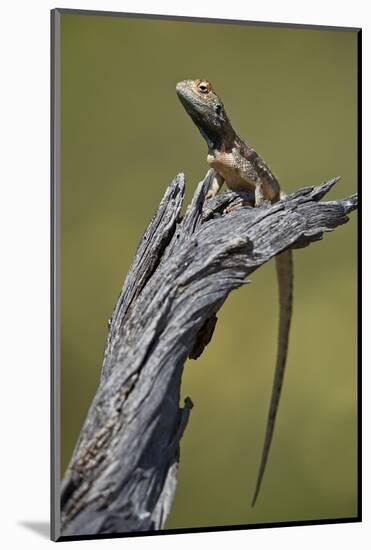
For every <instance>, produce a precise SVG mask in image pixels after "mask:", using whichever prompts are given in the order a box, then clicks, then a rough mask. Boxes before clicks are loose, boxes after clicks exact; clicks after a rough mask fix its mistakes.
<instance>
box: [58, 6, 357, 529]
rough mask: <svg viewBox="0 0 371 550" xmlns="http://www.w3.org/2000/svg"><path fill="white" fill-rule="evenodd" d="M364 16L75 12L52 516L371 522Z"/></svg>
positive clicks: (61, 104) (67, 95)
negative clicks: (364, 516) (244, 17)
mask: <svg viewBox="0 0 371 550" xmlns="http://www.w3.org/2000/svg"><path fill="white" fill-rule="evenodd" d="M360 38H361V31H360V29H356V28H336V27H320V26H303V25H287V24H278V23H257V22H247V21H246V22H245V21H232V20H230V21H228V20H216V19H192V18H180V17H171V16H165V17H163V16H161V17H160V16H154V15H151V16H150V15H139V14H123V13H109V12H93V11H92V12H89V11H78V10H64V9H56V10H53V11H52V511H51V516H52V538H53V540H75V539H87V538H102V537H117V536H133V535H151V534H158V533H163V534H167V533H180V532H181V533H187V532H194V531H212V530H231V529H249V528H257V527H262V526H264V527H275V526H282V525H286V526H287V525H306V524H316V523H335V522H355V521H360V519H361V510H360V499H361V495H360V453H359V444H360V442H359V437H358V435H359V433H358V426H359V424H360V418H359V399H360V395H359V369H358V362H357V331H358V328H357V226H358V214H357V204H358V203H357V182H358V179H359V178H358V176H359V150H358V147H359V145H358V130H359V128H358V121H359V98H360V92H359V80H360V78H359V61H360V59H359V58H360Z"/></svg>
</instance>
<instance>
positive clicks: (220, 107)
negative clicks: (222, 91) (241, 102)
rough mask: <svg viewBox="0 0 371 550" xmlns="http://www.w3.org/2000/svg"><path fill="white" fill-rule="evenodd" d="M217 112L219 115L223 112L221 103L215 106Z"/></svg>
mask: <svg viewBox="0 0 371 550" xmlns="http://www.w3.org/2000/svg"><path fill="white" fill-rule="evenodd" d="M215 112H216V114H217V115H220V113H221V112H222V106H221V105H220V103H217V105H215Z"/></svg>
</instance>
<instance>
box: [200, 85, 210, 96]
mask: <svg viewBox="0 0 371 550" xmlns="http://www.w3.org/2000/svg"><path fill="white" fill-rule="evenodd" d="M198 89H199V90H200V92H201V93H203V94H207V92H208V91H209V89H208V87H207V86H206V84H199V86H198Z"/></svg>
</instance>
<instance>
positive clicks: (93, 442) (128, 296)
mask: <svg viewBox="0 0 371 550" xmlns="http://www.w3.org/2000/svg"><path fill="white" fill-rule="evenodd" d="M210 181H211V171H209V173H208V174H207V176H206V177H205V179H204V180H203V181H202V182H201V183H200V184H199V185H198V187H197V189H196V192H195V194H194V197H193V200H192V203H191V205H190V206H189V207H188V209H187V211H186V214H185V215H184V217H183V218H182V217H181V215H180V210H181V207H182V201H183V196H184V190H185V183H184V176H183V174H179V175H178V176H177V177H176V178H175V179H174V180H173V182H172V183H171V184H170V185H169V187H168V188H167V190H166V192H165V195H164V197H163V199H162V201H161V203H160V206H159V208H158V210H157V212H156V213H155V215H154V217H153V218H152V220H151V222H150V224H149V226H148V228H147V229H146V231H145V233H144V235H143V237H142V239H141V241H140V243H139V246H138V249H137V252H136V255H135V258H134V261H133V263H132V265H131V267H130V269H129V272H128V274H127V277H126V280H125V283H124V286H123V289H122V291H121V294H120V296H119V299H118V301H117V304H116V307H115V310H114V312H113V315H112V319H111V323H110V328H109V334H108V338H107V344H106V349H105V354H104V362H103V368H102V375H101V381H100V385H99V387H98V389H97V392H96V395H95V397H94V400H93V402H92V404H91V407H90V410H89V412H88V415H87V418H86V420H85V424H84V426H83V428H82V430H81V434H80V437H79V439H78V442H77V444H76V447H75V450H74V452H73V455H72V458H71V462H70V464H69V467H68V470H67V473H66V475H65V478H64V480H63V482H62V486H61V525H60V528H61V535H62V538H63V537H64V536H74V535H95V534H103V533H127V532H136V531H144V530H157V529H161V528H162V526H163V525H164V522H165V520H166V518H167V515H168V513H169V511H170V508H171V505H172V501H173V498H174V494H175V489H176V474H177V469H178V465H179V442H180V439H181V437H182V434H183V431H184V429H185V427H186V425H187V421H188V418H189V414H190V410H191V408H192V402H191V399H190V398H187V399H186V400H185V403H184V406H183V408H180V407H179V396H180V384H181V377H182V371H183V365H184V362H185V360H186V359H187V357H189V356H191V357H194V358H195V357H198V356H199V355H200V354H201V353H202V351H203V349H204V346H205V345H206V344H207V343H208V342H209V341H210V339H211V337H212V333H213V330H214V327H215V323H216V313H217V311H218V309H219V308H220V307H221V306H222V304H223V302H224V300H225V299H226V298H227V296H228V294H229V292H230V291H231V290H233V289H235V288H237V287H239V286H240V285H242V284H243V283H244V282H245V280H246V276H248V275H249V274H250V273H252V272H253V271H254V270H255V269H257V268H258V267H260V266H261V265H262V264H264V263H265V262H267V261H268V260H270V259H271V258H272V257H273V256H275V255H276V254H279V253H280V252H282V251H283V250H285V249H287V248H299V247H304V246H307V245H309V244H310V243H312V242H313V241H317V240H320V239H321V238H322V236H323V233H325V232H327V231H332V230H333V229H335V228H336V227H337V226H339V225H341V224H344V223H345V222H347V221H348V217H347V214H348V213H349V212H351V211H352V210H354V209H355V208H357V195H352V196H350V197H348V198H346V199H343V200H337V201H331V202H319V200H320V199H321V198H322V197H323V196H324V195H325V194H326V193H327V192H328V191H329V190H330V189H331V187H332V186H333V185H334V184H335V183H336V182H337V181H338V178H333V179H331V180H329V181H327V182H325V183H324V184H322V185H320V186H318V187H306V188H303V189H300V190H298V191H296V192H295V193H292V194H291V195H289V196H288V197H287V198H286V199H285V200H283V201H280V202H278V203H276V204H273V205H271V204H269V203H266V204H263V205H262V206H261V207H260V208H252V207H249V206H242V207H239V208H238V206H241V201H242V198H243V197H241V195H237V194H236V193H234V192H232V191H227V192H225V193H222V194H219V195H217V196H216V197H215V198H213V199H210V200H208V201H206V203H205V195H206V193H207V190H208V187H209V184H210ZM245 198H246V197H245Z"/></svg>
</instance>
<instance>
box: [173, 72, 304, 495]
mask: <svg viewBox="0 0 371 550" xmlns="http://www.w3.org/2000/svg"><path fill="white" fill-rule="evenodd" d="M176 91H177V94H178V97H179V99H180V101H181V102H182V104H183V106H184V108H185V110H186V111H187V113H188V114H189V115H190V117H191V118H192V120H193V122H194V123H195V124H196V126H197V127H198V129H199V131H200V132H201V134H202V136H203V137H204V139H205V140H206V143H207V146H208V155H207V162H208V163H209V165H210V166H211V167H212V168H213V169H214V177H213V181H212V183H211V186H210V191H209V193H208V195H207V198H209V197H212V196H214V195H216V193H217V192H218V191H219V189H220V186H221V185H222V184H223V182H225V183H226V184H227V185H228V187H229V188H230V189H232V190H234V191H237V192H238V191H244V192H250V193H251V192H254V193H255V206H256V207H259V206H260V205H261V204H262V203H263V202H264V201H265V200H268V201H271V202H277V201H279V200H281V199H282V198H284V196H285V195H284V193H283V192H282V191H281V190H280V186H279V183H278V181H277V179H276V178H275V177H274V175H273V174H272V172H271V171H270V169H269V168H268V166H267V165H266V163H265V162H264V160H263V159H262V158H261V157H260V156H259V155H258V154H257V152H256V151H255V150H254V149H253V148H252V147H251V146H250V145H249V144H248V143H247V142H246V141H245V140H243V139H242V138H241V137H240V136H239V135H238V134H237V133H236V132H235V130H234V129H233V127H232V125H231V123H230V121H229V118H228V116H227V114H226V112H225V109H224V106H223V103H222V101H221V100H220V98H219V97H218V96H217V95H216V93H215V92H214V90H213V87H212V85H211V84H210V82H208V81H207V80H183V81H182V82H179V83H178V84H177V86H176ZM275 259H276V269H277V279H278V287H279V303H280V315H279V334H278V352H277V361H276V370H275V375H274V381H273V388H272V395H271V401H270V406H269V413H268V420H267V427H266V432H265V439H264V446H263V452H262V458H261V462H260V467H259V473H258V478H257V483H256V488H255V493H254V497H253V500H252V506H254V504H255V502H256V499H257V497H258V494H259V490H260V486H261V482H262V480H263V476H264V471H265V467H266V465H267V461H268V455H269V449H270V446H271V442H272V436H273V431H274V425H275V420H276V415H277V409H278V404H279V399H280V394H281V389H282V382H283V377H284V372H285V363H286V357H287V349H288V340H289V331H290V323H291V315H292V293H293V262H292V252H291V250H287V251H284V252H282V253H281V254H279V255H278V256H276V258H275Z"/></svg>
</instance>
